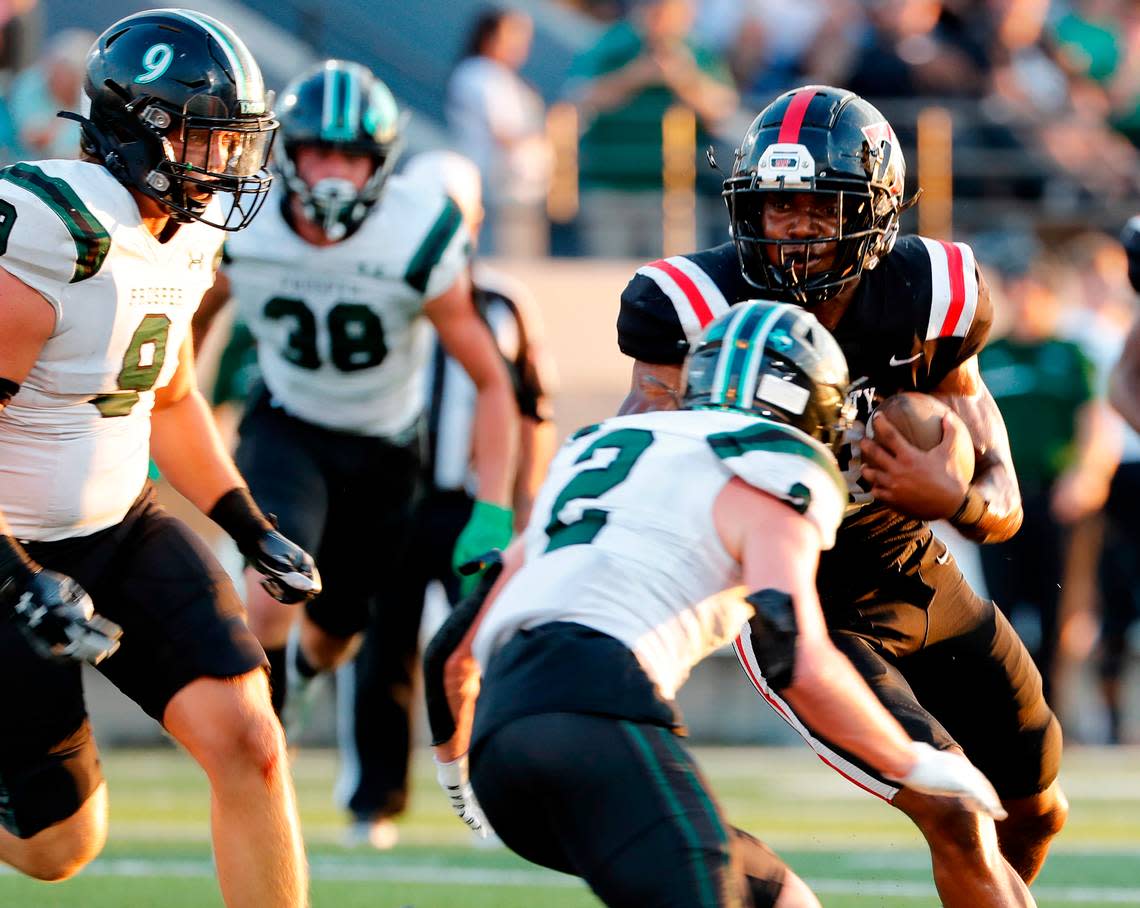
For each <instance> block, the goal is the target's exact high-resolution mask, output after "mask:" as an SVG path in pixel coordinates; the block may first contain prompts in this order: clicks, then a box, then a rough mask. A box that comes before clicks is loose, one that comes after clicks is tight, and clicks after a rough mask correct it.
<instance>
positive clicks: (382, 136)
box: [274, 60, 402, 239]
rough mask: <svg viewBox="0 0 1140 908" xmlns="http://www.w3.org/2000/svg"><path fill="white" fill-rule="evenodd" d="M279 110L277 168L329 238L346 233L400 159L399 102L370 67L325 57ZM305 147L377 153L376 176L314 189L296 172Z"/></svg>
mask: <svg viewBox="0 0 1140 908" xmlns="http://www.w3.org/2000/svg"><path fill="white" fill-rule="evenodd" d="M277 115H278V119H279V120H280V121H281V146H282V147H281V148H280V150H279V152H278V154H277V155H276V156H275V158H274V166H275V168H276V169H277V171H278V172H279V173H280V174H281V177H282V179H283V180H284V181H285V186H286V190H287V192H288V193H289V194H290V195H293V196H296V197H297V198H298V199H300V201H301V204H302V206H303V208H304V211H305V216H306V217H307V218H308V219H309V220H310V221H312V222H313V223H314V224H317V225H319V226H320V227H321V228H322V229H323V230H324V232H325V233H326V234H327V235H328V236H329V237H330V238H332V239H340V238H342V237H344V236H346V235H347V234H348V233H350V232H351V231H352V230H354V229H355V228H356V227H357V226H359V224H360V223H361V222H362V221H363V220H364V218H365V217H367V216H368V212H369V210H370V209H371V208H372V206H373V205H375V204H376V201H377V200H378V199H379V198H380V192H381V190H382V189H383V187H384V181H385V180H387V179H388V175H389V174H390V173H391V172H392V168H393V166H395V163H396V160H397V158H398V157H399V153H400V146H401V138H402V136H401V132H402V130H401V127H402V120H401V117H400V112H399V109H398V107H397V106H396V99H395V98H394V97H392V92H390V91H389V90H388V86H387V85H385V84H384V83H383V82H382V81H380V79H378V78H376V76H374V75H373V74H372V72H371V71H370V70H369V69H368V68H367V67H364V66H361V65H360V64H359V63H351V62H349V61H347V60H325V61H324V62H323V63H321V64H319V65H317V66H316V67H314V68H313V69H311V70H309V71H308V72H306V73H304V74H302V75H301V76H299V77H298V78H296V79H294V80H293V81H292V82H291V83H290V84H289V85H288V86H287V87H286V88H285V91H284V92H283V93H282V98H281V103H280V105H279V109H278V114H277ZM306 146H317V147H323V148H336V149H339V150H341V151H344V152H347V153H351V154H367V155H370V156H371V157H372V159H373V161H374V165H375V166H374V169H373V172H372V175H371V177H369V179H368V182H367V183H366V184H365V185H364V187H363V188H361V189H357V188H356V187H355V186H353V185H352V184H351V183H349V182H348V181H347V180H341V179H335V178H331V179H324V180H320V181H318V182H317V183H315V184H314V185H312V186H310V185H309V184H308V183H306V182H305V181H304V180H303V179H301V177H300V175H299V174H298V173H297V160H296V155H297V150H298V149H299V148H303V147H306Z"/></svg>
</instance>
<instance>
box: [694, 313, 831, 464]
mask: <svg viewBox="0 0 1140 908" xmlns="http://www.w3.org/2000/svg"><path fill="white" fill-rule="evenodd" d="M848 384H849V379H848V374H847V360H846V359H845V358H844V356H843V351H842V350H840V349H839V344H837V343H836V342H835V338H833V337H832V336H831V334H830V332H828V330H827V329H826V328H824V327H823V325H821V324H820V323H819V321H818V320H817V319H816V317H815V316H814V315H812V314H811V313H809V312H805V311H804V310H803V309H801V308H799V307H798V306H794V305H792V304H790V303H772V302H764V301H761V300H749V301H747V302H743V303H738V304H737V305H735V306H733V307H732V308H731V309H729V311H728V312H726V313H725V314H724V315H722V316H721V317H720V318H718V319H716V320H715V321H713V322H710V323H709V325H708V326H707V327H706V328H705V330H704V333H703V334H702V335H701V337H700V340H698V341H697V344H696V346H695V347H693V349H692V350H690V351H689V355H688V357H687V358H686V360H685V369H684V375H683V377H682V385H683V387H684V389H685V390H684V394H683V397H682V406H683V407H684V408H685V409H689V410H700V409H718V410H738V411H742V412H744V413H753V414H755V415H757V416H764V417H766V418H768V419H774V420H776V421H778V422H782V423H785V424H787V425H790V426H794V427H796V428H797V429H800V430H802V431H804V432H806V433H807V434H808V435H810V436H812V437H813V438H816V439H819V441H821V442H823V444H825V445H828V446H829V447H831V448H832V449H833V450H835V449H836V448H837V447H838V445H839V443H840V441H841V438H842V434H843V429H844V427H845V426H846V424H847V421H848V419H849V416H850V414H849V413H848V412H847V404H846V400H847V390H848Z"/></svg>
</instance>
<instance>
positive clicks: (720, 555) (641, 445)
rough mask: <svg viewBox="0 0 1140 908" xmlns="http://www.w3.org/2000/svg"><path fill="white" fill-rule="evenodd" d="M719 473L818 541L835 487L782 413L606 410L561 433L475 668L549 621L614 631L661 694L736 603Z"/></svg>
mask: <svg viewBox="0 0 1140 908" xmlns="http://www.w3.org/2000/svg"><path fill="white" fill-rule="evenodd" d="M733 477H739V478H740V479H742V480H743V481H744V482H746V483H748V484H749V485H751V486H753V487H755V488H757V489H760V490H761V491H764V492H767V493H768V494H770V495H772V496H774V497H776V498H778V499H779V500H780V501H783V502H786V503H787V504H788V506H789V507H792V508H794V509H795V510H797V511H798V512H800V513H801V514H803V515H804V516H805V517H806V518H807V519H808V520H810V521H811V522H812V523H813V524H814V525H815V527H816V528H817V529H818V530H819V537H820V547H821V548H825V549H826V548H830V547H831V546H832V545H833V544H834V542H835V530H836V528H837V527H838V526H839V521H840V519H841V518H842V516H843V507H844V505H845V503H846V501H847V487H846V485H845V484H844V482H843V477H842V475H841V474H840V472H839V468H838V466H837V465H836V462H835V458H834V456H833V455H832V453H831V451H829V450H828V449H827V448H825V447H824V446H823V445H821V444H820V443H819V442H818V441H816V440H815V439H813V438H811V437H809V436H808V435H806V434H805V433H803V432H801V431H799V430H798V429H794V428H792V427H790V426H786V425H783V424H782V423H777V422H772V421H770V420H766V419H761V418H759V417H754V416H749V415H747V414H744V413H739V412H737V413H734V412H731V411H727V410H680V411H670V412H658V413H642V414H637V415H633V416H619V417H615V418H613V419H609V420H606V421H605V422H603V423H601V424H599V425H596V426H589V427H587V428H585V429H582V430H580V431H578V432H577V433H575V434H574V435H573V436H571V438H570V439H569V440H568V441H567V442H566V444H565V445H563V447H562V449H561V450H560V451H559V452H558V455H557V456H556V457H555V459H554V461H553V462H552V463H551V466H550V472H549V474H548V475H547V479H546V482H545V483H544V484H543V486H542V489H541V490H540V492H539V494H538V497H537V499H536V501H535V505H534V511H533V513H532V515H531V518H530V522H529V523H528V525H527V528H526V530H525V531H524V533H523V544H524V548H525V556H526V557H525V562H524V565H523V567H522V568H521V569H520V570H519V572H518V573H517V574H516V575H515V576H514V577H513V578H512V579H511V581H510V582H509V583H508V584H507V586H506V587H505V588H504V589H503V590H502V593H501V594H500V596H499V597H498V599H497V600H496V601H495V602H494V603H493V604H492V606H491V608H490V610H489V612H488V613H487V615H486V616H485V617H484V619H483V622H482V624H481V625H480V627H479V630H478V632H477V633H476V636H475V640H474V653H475V657H476V658H477V659H478V660H479V662H480V664H481V665H483V666H484V667H485V666H486V665H487V663H488V661H489V659H490V657H491V656H492V655H494V653H495V652H496V651H497V650H498V649H499V647H501V646H502V645H503V644H505V643H506V642H507V641H508V640H509V639H510V638H511V637H512V636H513V635H514V634H515V633H516V632H517V631H519V630H526V629H528V628H532V627H537V626H538V625H542V624H547V623H549V622H552V621H571V622H576V623H578V624H584V625H586V626H588V627H592V628H594V629H596V630H599V631H602V632H603V633H606V634H609V635H610V636H612V637H615V638H617V639H618V640H621V641H622V642H623V643H625V644H626V645H627V646H628V647H629V648H630V650H631V651H632V652H633V653H634V655H635V656H637V658H638V661H639V662H640V663H641V665H642V667H643V668H644V669H645V671H646V673H647V674H648V675H649V677H650V678H651V679H652V680H653V681H654V682H655V683H656V684H657V686H658V688H659V689H660V691H661V693H662V695H663V696H665V697H667V698H672V697H673V696H674V694H675V693H676V691H677V689H678V688H679V687H680V686H681V684H682V683H683V682H684V680H685V679H686V678H687V677H688V675H689V670H690V669H691V668H692V666H693V665H695V664H696V663H697V662H700V661H701V659H703V658H704V657H705V656H707V655H708V654H709V653H710V652H712V651H713V650H714V649H716V648H717V647H719V646H721V645H723V644H724V643H726V642H727V641H729V640H732V639H733V638H734V637H736V635H737V634H739V633H740V631H741V628H742V626H743V625H744V623H745V622H746V621H747V619H748V617H749V616H750V607H749V606H747V605H746V604H745V603H743V601H742V600H741V599H740V597H736V596H721V597H718V596H717V595H716V594H718V593H720V592H722V591H724V590H726V589H730V588H732V587H735V586H738V585H739V584H740V583H741V570H740V564H739V562H737V561H736V560H735V558H733V557H732V556H731V555H730V554H729V553H728V552H727V551H726V550H725V548H724V545H723V543H722V542H721V539H720V536H719V534H718V533H717V530H716V526H715V523H714V521H713V504H714V502H715V501H716V497H717V495H718V494H719V493H720V491H721V490H722V489H723V488H724V486H725V485H726V484H727V483H728V482H730V481H731V480H732V479H733Z"/></svg>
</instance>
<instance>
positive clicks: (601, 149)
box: [0, 0, 1140, 741]
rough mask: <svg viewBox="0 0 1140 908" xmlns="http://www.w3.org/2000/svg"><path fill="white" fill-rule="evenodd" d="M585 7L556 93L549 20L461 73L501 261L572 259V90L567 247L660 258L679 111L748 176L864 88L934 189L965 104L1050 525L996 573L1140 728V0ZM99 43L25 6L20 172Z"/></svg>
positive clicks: (1062, 675) (16, 29)
mask: <svg viewBox="0 0 1140 908" xmlns="http://www.w3.org/2000/svg"><path fill="white" fill-rule="evenodd" d="M562 5H564V6H574V7H577V8H578V9H579V10H581V11H582V12H584V13H587V14H588V15H590V16H591V17H593V18H594V19H596V20H598V23H599V25H598V30H597V34H596V38H595V39H594V41H593V42H592V43H589V44H587V45H586V46H583V47H582V48H580V50H579V51H578V53H577V55H576V57H575V59H574V62H573V64H572V65H571V67H570V70H569V72H568V73H567V74H566V79H565V82H564V87H563V90H562V93H561V95H560V96H559V97H548V98H543V97H542V95H541V94H540V93H539V92H538V91H537V90H536V89H535V88H534V87H532V86H531V85H530V84H528V83H527V82H526V81H525V80H524V79H523V77H522V76H521V75H520V70H521V69H522V67H523V66H524V64H525V63H526V61H527V58H528V55H529V53H530V48H531V40H532V36H533V28H534V23H533V21H532V19H531V17H530V15H528V14H527V13H525V12H521V11H517V10H512V9H509V8H503V9H488V11H486V12H485V13H483V14H482V15H481V16H479V17H478V19H477V20H476V21H474V22H473V23H472V26H471V30H470V33H469V39H468V42H467V44H466V45H465V46H464V47H463V48H462V50H461V53H460V54H459V59H458V61H457V65H456V66H455V68H454V70H453V71H452V75H451V78H450V81H449V83H448V85H447V86H446V106H445V113H446V124H445V127H446V129H447V131H448V132H449V134H450V141H451V143H452V144H453V146H454V147H455V148H456V149H458V150H461V151H462V152H463V153H464V154H466V155H467V156H469V157H470V158H471V159H473V160H474V161H475V162H476V163H477V164H478V165H479V168H480V170H481V172H482V174H483V181H484V198H485V205H486V209H487V211H486V226H485V228H484V230H485V235H484V237H483V239H482V241H481V243H482V245H483V247H484V251H486V252H491V253H500V254H506V255H516V256H524V257H526V256H541V255H544V254H546V253H547V252H548V250H549V249H550V239H551V236H552V234H551V231H550V227H549V224H548V222H547V217H546V211H547V208H546V202H547V195H548V192H549V190H550V186H551V181H552V178H553V175H554V173H555V169H556V161H555V157H556V156H555V154H554V148H553V145H552V142H551V138H550V133H549V131H548V128H547V112H548V105H551V104H554V103H564V104H569V105H573V108H572V109H573V110H574V111H575V112H576V123H577V132H578V143H577V154H576V173H577V177H578V182H577V187H578V194H579V206H578V214H577V219H576V223H575V224H574V225H572V227H571V229H572V231H573V234H574V241H573V242H572V243H570V244H569V246H568V248H569V249H572V250H574V251H577V252H581V253H585V254H590V255H597V256H625V257H630V258H636V259H649V258H653V257H656V256H658V255H660V254H661V252H662V212H663V199H662V190H663V186H662V170H663V164H664V158H665V156H666V154H667V151H668V150H667V148H665V147H663V142H662V119H663V117H664V116H665V115H666V112H667V111H668V110H670V108H673V107H675V106H679V107H681V108H684V109H687V110H691V111H692V113H693V114H694V118H693V119H694V121H695V124H696V137H695V141H694V142H693V143H692V144H693V146H694V148H695V153H696V154H697V155H700V156H702V157H703V148H704V147H705V145H706V144H708V143H713V144H714V145H717V146H718V147H720V148H721V149H722V153H723V152H726V153H725V154H724V157H722V161H724V162H725V164H726V165H727V164H728V163H730V162H731V152H732V148H733V146H734V144H735V143H736V142H737V141H739V138H740V136H742V135H743V134H744V131H745V129H746V127H747V125H748V123H749V121H750V120H751V117H752V115H753V113H754V112H755V111H757V110H759V108H760V107H762V106H763V105H764V104H766V103H767V102H768V101H769V100H771V98H772V97H774V96H775V95H776V94H777V93H778V92H780V91H782V90H784V89H786V88H789V87H792V86H794V85H798V84H803V83H808V82H822V83H828V84H834V85H840V86H844V87H847V88H850V89H852V90H854V91H855V92H857V93H859V94H861V95H863V96H864V97H867V98H868V99H870V100H872V101H873V102H874V103H876V105H877V106H879V107H880V109H881V110H883V111H884V113H886V115H887V116H888V118H889V119H890V120H891V121H892V124H893V125H894V127H895V129H896V132H897V133H898V134H899V136H900V138H901V139H902V141H903V142H904V144H905V145H907V146H908V160H909V161H910V162H911V168H910V176H909V180H910V182H911V184H912V188H913V185H914V183H915V173H916V168H915V167H914V164H915V158H914V155H915V153H914V141H915V123H916V120H917V113H918V111H920V110H921V109H922V108H923V107H928V106H932V105H933V106H939V107H943V108H945V109H947V110H948V111H949V112H950V114H951V118H952V123H953V128H954V132H953V161H954V183H953V186H954V219H955V220H954V232H955V235H954V238H955V239H963V240H967V241H970V242H972V243H973V244H974V246H975V248H976V250H977V252H978V256H979V260H980V261H981V263H982V265H983V267H984V268H985V269H986V274H987V277H988V279H989V282H990V285H991V289H992V292H993V294H994V295H995V298H996V300H997V309H998V311H999V313H1001V319H1002V322H1001V324H999V325H997V326H996V328H995V335H994V340H993V342H992V343H991V346H990V347H989V348H988V349H987V350H986V351H984V353H983V355H982V357H981V365H982V369H983V374H984V377H985V379H986V381H987V383H988V385H989V387H990V388H991V390H992V392H993V394H994V396H995V397H996V399H997V401H998V403H999V406H1000V407H1001V408H1002V410H1003V413H1004V414H1005V417H1006V420H1007V423H1008V426H1009V430H1010V433H1011V441H1012V446H1013V453H1014V459H1015V461H1016V463H1017V466H1018V470H1019V474H1020V480H1021V485H1022V491H1023V495H1024V498H1025V504H1026V522H1025V528H1024V529H1023V530H1022V531H1021V533H1020V535H1019V536H1018V537H1016V538H1015V539H1014V540H1013V541H1011V542H1009V543H1006V544H1003V545H1000V546H990V547H987V549H986V550H985V551H984V552H983V555H982V562H983V573H984V574H985V577H986V582H987V585H988V586H989V588H990V590H989V591H990V593H991V594H992V595H993V596H994V598H995V599H997V600H998V601H999V603H1000V604H1001V605H1002V606H1003V608H1007V609H1009V610H1010V612H1011V613H1012V615H1013V617H1014V621H1015V625H1016V626H1017V627H1018V629H1019V631H1021V632H1022V634H1023V636H1025V637H1026V639H1027V641H1028V642H1029V643H1030V644H1031V647H1032V649H1033V651H1034V654H1035V657H1036V658H1037V659H1038V660H1039V662H1040V664H1041V666H1042V668H1043V674H1044V675H1045V676H1046V679H1047V682H1046V683H1047V684H1048V685H1050V688H1051V696H1052V699H1053V700H1054V702H1055V705H1056V707H1057V708H1058V710H1059V712H1060V713H1061V715H1062V716H1063V717H1064V718H1066V719H1067V720H1068V722H1069V724H1070V733H1071V734H1073V735H1074V736H1075V737H1078V738H1080V737H1084V738H1086V739H1090V740H1109V741H1120V740H1122V739H1124V738H1127V737H1129V736H1131V737H1132V738H1133V739H1134V740H1135V739H1140V728H1138V729H1132V730H1131V731H1130V732H1129V730H1127V729H1125V728H1124V727H1123V726H1122V718H1121V717H1122V715H1123V713H1122V703H1121V698H1122V694H1121V691H1122V684H1121V679H1122V673H1123V672H1124V671H1125V669H1126V667H1127V664H1128V656H1129V654H1130V653H1134V652H1136V650H1137V647H1136V646H1135V633H1134V631H1135V629H1136V626H1137V620H1136V619H1137V617H1138V616H1140V509H1138V508H1137V507H1136V506H1135V505H1136V502H1138V501H1140V438H1138V437H1137V436H1136V435H1135V433H1132V432H1131V431H1130V430H1127V429H1126V428H1125V427H1124V425H1123V423H1122V422H1121V421H1120V419H1119V417H1117V416H1116V415H1115V413H1114V412H1113V411H1111V409H1110V408H1109V407H1108V406H1107V404H1106V403H1105V387H1106V382H1107V374H1108V371H1109V369H1110V368H1111V366H1112V364H1113V363H1114V361H1115V360H1116V358H1117V357H1118V356H1119V352H1120V347H1121V344H1122V343H1123V339H1124V336H1125V334H1126V332H1127V329H1128V326H1129V325H1130V324H1131V323H1132V321H1133V319H1134V318H1135V315H1136V309H1135V303H1136V298H1135V295H1134V293H1133V291H1132V289H1131V287H1130V285H1129V282H1128V277H1127V262H1126V260H1125V257H1124V254H1123V251H1122V249H1121V247H1120V245H1119V243H1118V242H1117V240H1116V235H1117V233H1118V231H1119V229H1120V227H1121V226H1122V225H1123V224H1124V222H1125V220H1127V218H1128V217H1129V216H1131V215H1132V214H1135V213H1136V212H1137V211H1140V3H1137V2H1135V0H794V2H790V3H789V2H787V0H562ZM94 37H95V36H94V35H93V34H89V33H87V32H83V31H80V30H77V29H68V30H64V31H61V32H58V33H56V34H54V35H52V36H50V37H49V38H48V39H46V40H43V41H41V38H40V28H39V17H38V15H37V9H36V0H0V101H2V103H0V163H7V162H10V161H13V160H19V159H36V158H45V157H65V156H73V155H74V154H76V153H77V151H78V141H77V140H78V134H77V131H76V126H75V124H74V123H73V122H70V121H64V120H59V119H56V118H55V112H56V111H57V110H60V109H71V110H83V106H84V104H85V99H84V98H83V91H82V73H83V62H84V57H85V53H86V49H87V47H88V46H89V45H90V42H91V41H92V40H93V39H94ZM363 62H365V63H367V62H368V61H363ZM695 173H696V176H695V177H694V179H695V184H696V187H697V190H698V199H697V208H696V212H695V221H696V224H697V227H698V230H697V233H696V236H695V239H696V242H697V244H698V245H711V244H715V243H719V242H723V241H725V240H727V239H728V236H727V217H726V216H725V212H724V209H723V205H722V203H721V201H720V198H719V189H720V179H721V177H720V176H719V175H717V174H716V173H715V172H713V171H711V170H710V169H709V168H708V167H707V166H705V165H704V164H703V162H702V163H700V164H699V165H698V166H697V167H696V170H695ZM987 206H989V207H987ZM905 226H908V227H909V228H910V229H913V226H914V225H913V224H910V225H905ZM947 238H948V237H947ZM674 251H689V250H674ZM614 304H615V312H616V304H617V301H616V300H615V301H614ZM611 340H612V339H601V340H600V341H599V342H603V341H611ZM1130 633H1132V634H1133V642H1132V644H1131V645H1130V642H1129V634H1130ZM1090 659H1091V660H1095V664H1096V665H1097V674H1098V677H1099V679H1100V691H1101V698H1102V703H1103V704H1104V710H1103V713H1102V716H1101V717H1100V718H1095V717H1094V718H1091V719H1090V717H1089V716H1087V715H1086V716H1078V715H1076V710H1075V705H1074V704H1075V701H1074V700H1072V699H1071V698H1070V693H1069V685H1070V681H1071V678H1072V677H1073V676H1074V674H1075V673H1074V669H1075V668H1076V667H1078V666H1080V665H1081V664H1083V663H1085V662H1087V661H1088V660H1090ZM1067 707H1068V708H1067Z"/></svg>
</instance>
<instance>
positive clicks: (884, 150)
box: [862, 120, 903, 196]
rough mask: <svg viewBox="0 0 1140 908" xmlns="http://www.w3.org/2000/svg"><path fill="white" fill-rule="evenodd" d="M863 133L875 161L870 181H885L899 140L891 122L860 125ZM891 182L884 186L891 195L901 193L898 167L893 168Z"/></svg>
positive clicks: (884, 121)
mask: <svg viewBox="0 0 1140 908" xmlns="http://www.w3.org/2000/svg"><path fill="white" fill-rule="evenodd" d="M862 131H863V135H865V136H866V137H867V144H868V145H870V155H871V158H872V160H873V161H874V162H875V163H874V167H873V168H872V170H871V174H870V177H871V182H872V183H885V182H886V180H887V177H888V169H889V168H890V164H891V159H892V158H893V157H894V156H895V154H896V153H897V152H898V151H899V140H898V138H897V137H896V136H895V131H894V130H893V129H891V124H890V123H888V122H887V121H886V120H882V121H880V122H878V123H872V124H871V125H870V126H864V127H862ZM892 176H893V182H892V183H891V184H890V185H888V186H886V189H887V191H888V192H889V193H890V194H891V195H893V196H894V195H897V196H901V195H902V193H903V183H902V179H901V177H902V174H901V173H900V171H899V168H897V167H896V168H895V169H894V173H893V175H892Z"/></svg>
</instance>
